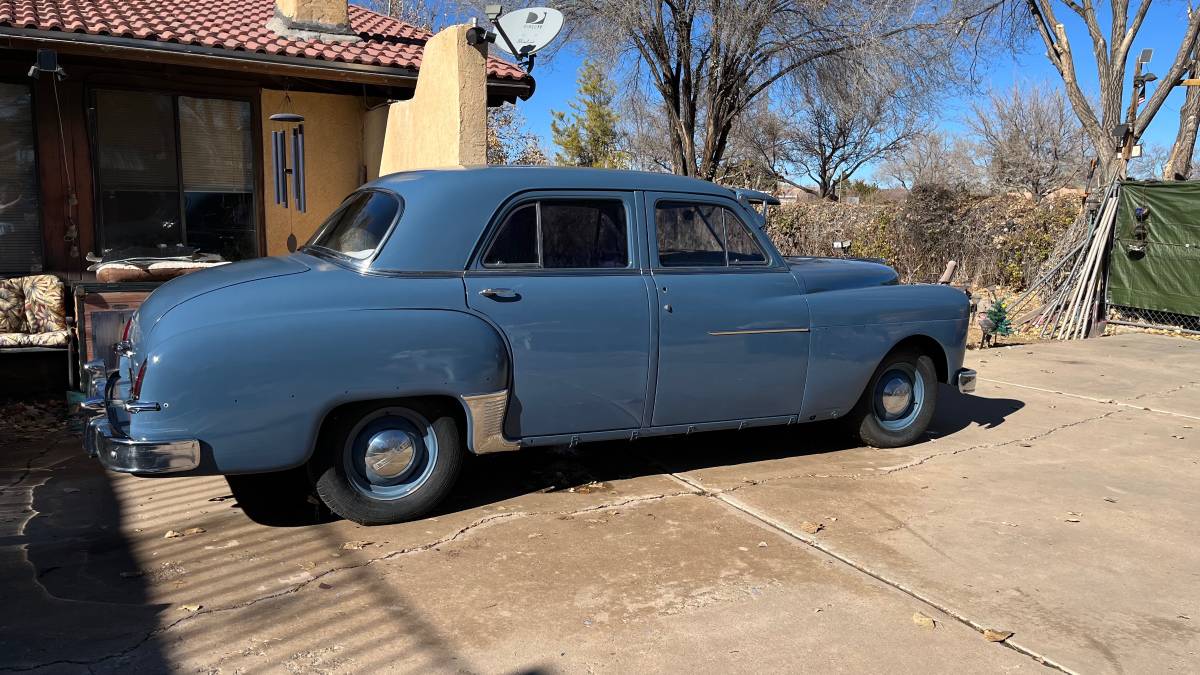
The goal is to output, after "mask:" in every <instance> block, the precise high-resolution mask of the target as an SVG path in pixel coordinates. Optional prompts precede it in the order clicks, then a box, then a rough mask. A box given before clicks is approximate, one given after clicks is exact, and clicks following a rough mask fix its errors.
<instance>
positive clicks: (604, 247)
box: [483, 199, 629, 269]
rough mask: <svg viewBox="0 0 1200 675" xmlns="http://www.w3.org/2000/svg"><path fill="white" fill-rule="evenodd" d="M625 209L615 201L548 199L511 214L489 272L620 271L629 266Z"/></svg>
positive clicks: (492, 250)
mask: <svg viewBox="0 0 1200 675" xmlns="http://www.w3.org/2000/svg"><path fill="white" fill-rule="evenodd" d="M628 229H629V228H628V225H627V221H626V218H625V205H624V204H623V203H622V202H620V201H618V200H615V199H545V200H541V201H537V202H533V203H531V204H525V205H522V206H520V207H519V208H517V209H516V210H514V211H511V212H510V213H509V214H508V217H507V218H505V220H504V223H503V224H501V226H500V228H499V230H498V231H497V234H496V238H495V239H494V240H492V244H491V246H490V247H489V248H488V251H487V253H486V254H485V255H484V257H483V264H484V266H485V267H529V268H534V269H614V268H622V267H628V266H629V233H628Z"/></svg>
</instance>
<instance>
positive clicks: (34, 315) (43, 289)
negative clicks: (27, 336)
mask: <svg viewBox="0 0 1200 675" xmlns="http://www.w3.org/2000/svg"><path fill="white" fill-rule="evenodd" d="M17 282H19V283H20V284H21V290H22V291H23V292H24V294H25V323H26V326H27V327H26V329H25V332H27V333H53V332H55V331H60V330H66V329H67V319H66V316H67V309H66V306H65V305H64V304H63V284H62V281H60V280H59V278H58V277H56V276H54V275H53V274H39V275H37V276H33V277H21V278H20V279H17Z"/></svg>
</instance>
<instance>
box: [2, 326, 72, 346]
mask: <svg viewBox="0 0 1200 675" xmlns="http://www.w3.org/2000/svg"><path fill="white" fill-rule="evenodd" d="M65 346H67V331H65V330H56V331H50V332H48V333H0V347H65Z"/></svg>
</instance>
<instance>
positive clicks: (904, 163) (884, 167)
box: [876, 131, 983, 191]
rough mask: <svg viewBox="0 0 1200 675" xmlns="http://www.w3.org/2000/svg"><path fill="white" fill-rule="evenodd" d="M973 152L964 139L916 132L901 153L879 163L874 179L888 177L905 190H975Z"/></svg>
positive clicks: (977, 177) (978, 181) (978, 178)
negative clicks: (928, 187)
mask: <svg viewBox="0 0 1200 675" xmlns="http://www.w3.org/2000/svg"><path fill="white" fill-rule="evenodd" d="M975 152H976V151H975V148H974V146H973V145H972V144H971V142H970V141H968V140H966V139H964V138H958V137H956V138H950V137H949V136H947V135H946V134H944V133H942V132H940V131H928V132H924V133H918V134H916V135H914V136H913V138H912V139H911V140H910V141H909V142H908V143H907V144H906V145H905V147H904V149H903V150H902V151H901V152H898V153H894V154H893V155H891V156H890V157H888V158H887V159H886V160H884V161H883V162H881V163H880V165H879V167H878V169H877V170H876V176H878V177H886V178H890V179H891V180H893V181H895V182H896V183H897V184H898V185H900V187H903V188H905V189H907V190H911V189H913V188H914V187H917V186H918V185H939V186H945V187H949V188H955V189H964V190H972V191H977V190H979V189H980V188H981V186H982V184H983V175H982V171H981V170H980V168H979V167H978V166H977V165H976V164H975V158H974V154H975Z"/></svg>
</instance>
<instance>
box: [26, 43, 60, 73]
mask: <svg viewBox="0 0 1200 675" xmlns="http://www.w3.org/2000/svg"><path fill="white" fill-rule="evenodd" d="M42 73H51V74H53V75H54V76H56V77H57V78H58V79H60V80H61V79H63V78H65V77H66V76H67V73H66V71H64V70H63V69H62V66H60V65H58V52H56V51H54V50H53V49H39V50H37V61H35V62H34V64H33V65H32V66H30V67H29V77H32V78H33V79H35V80H36V79H38V78H39V77H40V76H41V74H42Z"/></svg>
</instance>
